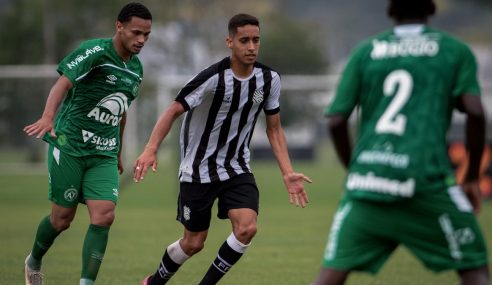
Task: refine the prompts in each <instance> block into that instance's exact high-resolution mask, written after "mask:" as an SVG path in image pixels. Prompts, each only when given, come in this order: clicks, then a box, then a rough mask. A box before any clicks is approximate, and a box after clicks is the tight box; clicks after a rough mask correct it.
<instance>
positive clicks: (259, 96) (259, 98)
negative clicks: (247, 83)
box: [253, 89, 264, 104]
mask: <svg viewBox="0 0 492 285" xmlns="http://www.w3.org/2000/svg"><path fill="white" fill-rule="evenodd" d="M263 94H264V92H263V90H260V89H257V90H256V91H255V93H253V103H257V104H258V103H261V102H263V98H264V96H263Z"/></svg>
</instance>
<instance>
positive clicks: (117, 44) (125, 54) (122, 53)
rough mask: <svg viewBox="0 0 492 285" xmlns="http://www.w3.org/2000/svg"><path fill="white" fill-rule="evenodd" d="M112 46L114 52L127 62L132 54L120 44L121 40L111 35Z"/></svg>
mask: <svg viewBox="0 0 492 285" xmlns="http://www.w3.org/2000/svg"><path fill="white" fill-rule="evenodd" d="M113 47H114V50H115V51H116V53H117V54H118V55H119V56H120V57H121V59H122V60H123V61H124V62H128V61H129V60H130V58H131V56H132V54H131V53H129V52H128V51H127V50H126V49H125V48H124V47H123V45H122V44H121V41H120V40H119V39H118V38H117V36H114V37H113Z"/></svg>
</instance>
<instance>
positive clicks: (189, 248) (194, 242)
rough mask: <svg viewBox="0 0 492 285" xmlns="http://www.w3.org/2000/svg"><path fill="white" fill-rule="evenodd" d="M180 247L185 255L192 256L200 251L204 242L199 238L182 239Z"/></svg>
mask: <svg viewBox="0 0 492 285" xmlns="http://www.w3.org/2000/svg"><path fill="white" fill-rule="evenodd" d="M182 247H183V251H184V252H185V253H186V255H188V256H192V255H194V254H197V253H198V252H200V251H201V250H202V249H203V248H204V247H205V242H204V241H202V240H200V239H189V240H185V239H183V243H182Z"/></svg>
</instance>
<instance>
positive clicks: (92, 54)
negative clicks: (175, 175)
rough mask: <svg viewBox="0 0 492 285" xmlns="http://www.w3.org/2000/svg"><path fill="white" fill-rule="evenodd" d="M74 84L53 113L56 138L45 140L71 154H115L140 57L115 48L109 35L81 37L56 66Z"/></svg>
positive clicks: (138, 76)
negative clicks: (128, 56) (125, 58)
mask: <svg viewBox="0 0 492 285" xmlns="http://www.w3.org/2000/svg"><path fill="white" fill-rule="evenodd" d="M57 71H58V73H60V74H63V75H64V76H66V77H67V78H68V79H69V80H70V81H71V82H72V84H73V88H72V89H70V90H69V92H68V94H66V97H65V100H64V101H63V104H62V106H61V109H60V112H59V113H58V115H57V118H56V123H55V130H56V135H57V138H55V139H53V138H51V137H50V136H48V135H45V137H44V139H45V140H46V141H47V142H49V143H51V144H53V145H55V146H56V147H58V148H59V149H60V150H61V151H63V152H65V153H68V154H70V155H73V156H77V157H80V156H86V155H103V156H110V157H116V156H117V154H118V150H119V146H120V121H121V118H122V116H123V114H124V113H125V112H126V111H127V109H128V107H129V106H130V104H131V102H132V101H133V100H134V99H135V98H136V96H137V92H138V88H139V85H140V82H141V81H142V76H143V70H142V64H141V63H140V60H139V59H138V58H137V57H136V56H132V57H131V59H130V60H129V61H128V62H124V61H123V59H122V58H121V57H120V56H119V55H118V54H117V53H116V50H115V49H114V47H113V42H112V39H111V38H106V39H95V40H89V41H86V42H83V43H82V44H81V45H80V46H79V47H78V48H77V49H76V50H74V51H73V52H72V53H71V54H69V55H68V56H67V57H66V58H64V59H63V60H62V61H61V62H60V64H59V65H58V69H57Z"/></svg>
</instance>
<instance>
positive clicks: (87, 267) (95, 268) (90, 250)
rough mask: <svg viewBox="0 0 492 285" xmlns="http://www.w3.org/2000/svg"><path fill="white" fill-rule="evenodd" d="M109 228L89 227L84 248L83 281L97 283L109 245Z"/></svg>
mask: <svg viewBox="0 0 492 285" xmlns="http://www.w3.org/2000/svg"><path fill="white" fill-rule="evenodd" d="M108 233H109V227H103V226H98V225H93V224H91V225H89V229H87V234H86V235H85V240H84V247H83V248H82V274H81V277H80V278H81V280H84V281H87V280H92V281H95V280H96V277H97V273H98V272H99V267H101V263H102V260H103V257H104V252H105V251H106V245H107V244H108Z"/></svg>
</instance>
